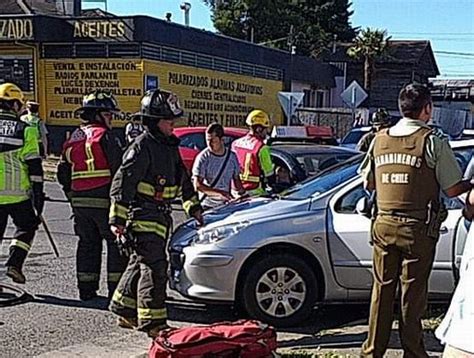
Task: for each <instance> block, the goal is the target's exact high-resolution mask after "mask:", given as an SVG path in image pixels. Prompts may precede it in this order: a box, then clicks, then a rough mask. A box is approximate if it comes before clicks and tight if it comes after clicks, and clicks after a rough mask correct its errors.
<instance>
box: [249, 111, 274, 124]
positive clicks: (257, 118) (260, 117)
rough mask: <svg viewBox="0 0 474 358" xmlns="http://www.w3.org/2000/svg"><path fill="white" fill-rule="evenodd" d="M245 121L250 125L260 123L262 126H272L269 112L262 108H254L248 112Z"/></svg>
mask: <svg viewBox="0 0 474 358" xmlns="http://www.w3.org/2000/svg"><path fill="white" fill-rule="evenodd" d="M245 123H246V124H247V125H248V126H250V127H251V126H257V125H260V126H262V127H265V128H268V127H270V117H268V114H266V113H265V112H264V111H262V110H261V109H254V110H253V111H252V112H250V113H249V114H248V116H247V119H246V120H245Z"/></svg>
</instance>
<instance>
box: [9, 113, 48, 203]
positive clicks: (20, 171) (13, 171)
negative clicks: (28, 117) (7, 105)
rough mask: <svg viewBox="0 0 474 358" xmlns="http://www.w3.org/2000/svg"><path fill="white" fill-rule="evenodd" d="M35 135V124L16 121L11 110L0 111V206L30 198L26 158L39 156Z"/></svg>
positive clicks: (36, 135) (36, 132)
mask: <svg viewBox="0 0 474 358" xmlns="http://www.w3.org/2000/svg"><path fill="white" fill-rule="evenodd" d="M37 137H38V131H37V130H36V128H35V127H29V126H27V125H26V124H25V123H23V122H21V121H19V120H18V117H17V116H16V114H15V113H14V112H10V111H5V110H0V205H2V204H14V203H19V202H22V201H25V200H28V199H29V191H30V189H31V178H30V173H29V168H28V164H27V161H28V160H32V159H39V158H40V157H39V147H38V141H37ZM38 181H42V176H41V178H40V179H39V180H38Z"/></svg>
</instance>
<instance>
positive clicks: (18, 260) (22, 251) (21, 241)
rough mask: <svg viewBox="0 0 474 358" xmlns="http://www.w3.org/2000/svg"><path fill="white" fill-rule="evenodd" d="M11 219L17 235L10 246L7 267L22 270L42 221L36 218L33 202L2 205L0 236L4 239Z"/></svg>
mask: <svg viewBox="0 0 474 358" xmlns="http://www.w3.org/2000/svg"><path fill="white" fill-rule="evenodd" d="M9 216H10V217H11V218H12V220H13V224H14V225H15V228H16V230H15V233H14V234H13V240H12V243H11V245H10V255H9V257H8V260H7V262H6V264H5V266H13V267H16V268H18V269H20V270H21V269H22V267H23V263H24V262H25V259H26V257H27V256H28V252H29V251H30V249H31V244H32V242H33V238H34V236H35V232H36V230H37V229H38V225H39V224H40V220H39V218H38V216H36V213H35V210H34V208H33V204H32V202H31V200H25V201H22V202H19V203H15V204H1V205H0V236H1V237H2V238H3V237H4V235H5V230H6V228H7V223H8V217H9Z"/></svg>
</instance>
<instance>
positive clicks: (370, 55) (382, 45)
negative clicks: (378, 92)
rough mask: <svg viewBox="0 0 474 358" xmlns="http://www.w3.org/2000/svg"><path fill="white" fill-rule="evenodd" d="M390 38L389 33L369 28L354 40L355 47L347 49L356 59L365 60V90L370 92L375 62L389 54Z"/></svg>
mask: <svg viewBox="0 0 474 358" xmlns="http://www.w3.org/2000/svg"><path fill="white" fill-rule="evenodd" d="M389 46H390V37H387V31H385V30H378V29H374V30H372V29H370V28H367V29H365V30H362V31H361V32H360V33H359V34H358V35H357V37H356V38H355V40H354V45H353V46H351V47H349V48H348V49H347V54H348V55H349V56H350V57H352V58H355V59H364V88H365V89H366V90H367V91H370V89H371V88H372V77H373V76H374V72H375V65H374V64H375V61H376V60H377V58H379V57H381V56H383V55H384V54H385V53H387V52H388V50H389Z"/></svg>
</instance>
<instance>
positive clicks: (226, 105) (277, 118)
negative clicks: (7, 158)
mask: <svg viewBox="0 0 474 358" xmlns="http://www.w3.org/2000/svg"><path fill="white" fill-rule="evenodd" d="M41 65H42V74H43V76H44V88H45V92H44V93H45V95H46V96H45V102H46V103H45V114H46V118H47V123H48V124H53V125H77V124H78V123H79V121H78V118H77V117H76V116H75V114H74V111H75V110H76V109H77V108H79V107H80V106H81V105H82V97H83V96H84V94H86V93H88V92H90V91H92V90H94V89H104V90H109V91H111V92H112V93H113V94H114V95H115V96H116V98H117V101H118V104H119V107H120V109H121V110H122V111H123V113H121V114H120V115H119V116H118V117H117V120H115V121H114V126H118V127H121V126H124V125H125V124H126V119H127V118H128V117H129V116H130V115H131V114H132V113H135V112H137V111H138V110H139V106H140V99H141V97H142V96H143V88H144V85H143V78H144V77H145V76H156V77H157V78H158V84H159V87H160V88H163V89H165V90H169V91H172V92H174V93H176V94H177V95H178V97H179V100H180V103H181V106H182V107H183V109H184V111H185V118H184V119H183V120H181V121H179V122H178V124H179V125H189V126H205V125H208V124H209V123H211V122H219V123H221V124H223V125H224V126H232V127H244V126H245V118H246V116H247V114H248V113H249V112H250V111H251V110H252V109H255V108H259V109H262V110H264V111H266V112H267V113H268V114H269V115H270V118H271V119H272V123H273V124H274V125H277V124H280V123H281V122H282V112H281V110H280V105H279V103H278V98H277V94H278V91H281V90H282V87H283V85H282V82H280V81H273V80H266V79H262V78H255V77H250V76H243V75H237V74H230V73H225V72H219V71H211V70H206V69H200V68H195V67H190V66H182V65H175V64H170V63H166V62H158V61H149V60H143V63H142V62H141V60H125V59H122V60H120V59H114V60H112V59H104V60H86V59H76V60H42V62H41Z"/></svg>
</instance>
